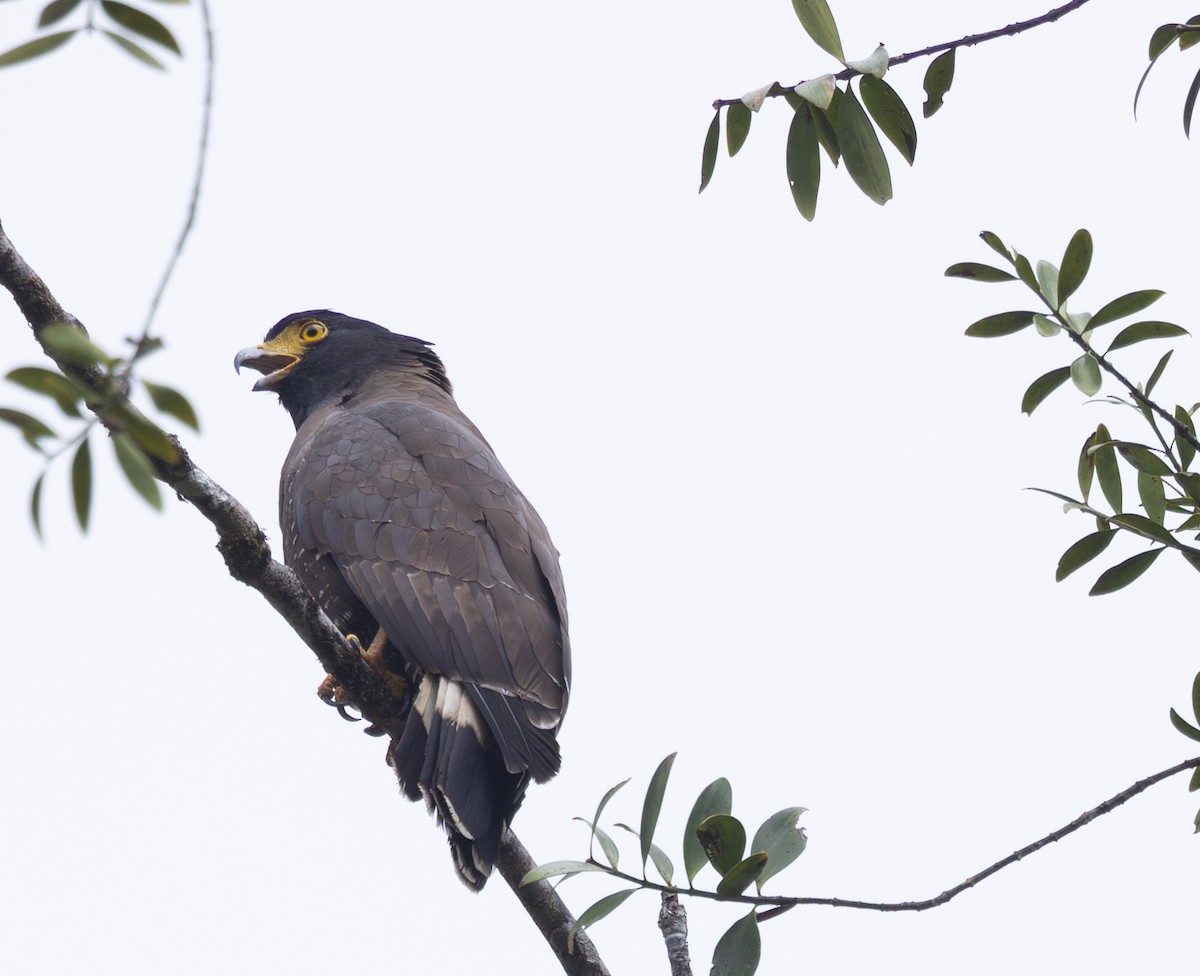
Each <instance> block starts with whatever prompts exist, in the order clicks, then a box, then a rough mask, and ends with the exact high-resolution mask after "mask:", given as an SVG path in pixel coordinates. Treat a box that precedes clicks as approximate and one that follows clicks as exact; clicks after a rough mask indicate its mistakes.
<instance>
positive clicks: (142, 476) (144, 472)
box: [112, 432, 162, 511]
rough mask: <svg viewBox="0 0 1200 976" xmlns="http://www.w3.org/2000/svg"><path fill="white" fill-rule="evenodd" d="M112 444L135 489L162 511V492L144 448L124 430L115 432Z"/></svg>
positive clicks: (149, 503) (126, 475)
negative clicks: (143, 451) (143, 450)
mask: <svg viewBox="0 0 1200 976" xmlns="http://www.w3.org/2000/svg"><path fill="white" fill-rule="evenodd" d="M112 444H113V450H115V451H116V454H117V463H118V464H120V466H121V470H122V471H124V472H125V477H126V478H128V479H129V484H130V485H132V486H133V490H134V491H136V492H137V493H138V494H139V495H141V496H142V498H143V499H145V501H146V504H148V505H149V506H150V507H151V508H155V509H157V510H159V511H162V494H161V493H160V492H159V490H158V482H157V481H155V480H154V468H153V467H152V466H151V465H150V462H149V461H148V460H147V459H146V455H145V454H143V453H142V449H141V448H140V447H138V445H137V444H136V443H135V442H134V441H133V439H132V438H131V437H130V436H129V435H128V434H126V433H123V432H122V433H119V434H113V436H112Z"/></svg>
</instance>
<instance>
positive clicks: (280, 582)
mask: <svg viewBox="0 0 1200 976" xmlns="http://www.w3.org/2000/svg"><path fill="white" fill-rule="evenodd" d="M0 285H3V286H4V287H5V288H6V289H8V291H9V292H10V293H11V294H12V296H13V298H14V299H15V300H16V303H17V306H18V307H19V308H20V310H21V313H22V314H23V315H24V317H25V319H26V321H27V322H28V323H29V326H30V328H31V330H32V331H33V335H34V337H35V338H36V339H37V340H38V342H39V343H40V344H41V346H42V348H43V350H44V351H45V353H46V355H47V356H48V357H49V358H50V359H51V360H52V361H53V362H54V364H55V365H56V366H57V367H58V369H59V371H60V373H59V374H58V375H60V376H61V379H62V383H63V384H65V386H64V391H68V390H69V399H70V402H71V404H72V405H78V406H76V409H78V408H79V406H82V407H83V408H85V409H86V410H88V411H89V412H91V413H92V414H93V415H94V416H95V418H96V420H97V422H98V423H99V424H100V425H103V426H104V427H105V428H106V429H107V430H108V431H109V432H110V434H111V435H112V438H113V440H114V443H118V442H119V443H121V444H123V445H124V447H122V448H118V449H117V451H118V459H120V458H121V456H122V454H123V453H124V454H126V455H128V456H129V457H136V458H137V459H138V460H137V462H136V463H137V466H138V468H139V470H140V471H141V472H142V474H144V475H145V476H146V477H149V478H152V479H155V480H157V481H160V482H162V483H163V484H165V485H167V486H168V487H169V488H170V489H171V490H172V491H173V492H175V493H176V494H177V495H178V496H179V497H180V498H182V499H183V500H184V501H186V502H189V503H190V504H191V505H192V506H193V507H194V508H196V509H197V511H199V512H200V514H201V515H203V516H204V517H205V518H206V519H208V521H209V522H211V523H212V525H213V527H214V528H215V529H216V532H217V539H218V541H217V549H218V551H219V552H220V553H221V555H222V556H223V557H224V560H225V564H226V567H227V568H228V570H229V574H230V575H231V576H232V577H233V578H234V579H236V580H238V581H239V582H241V583H245V584H246V585H247V586H250V587H252V588H253V589H255V590H257V591H258V592H259V593H261V594H262V596H263V597H264V599H266V601H267V602H268V603H269V604H270V605H271V607H272V608H273V609H274V610H275V611H276V612H277V613H278V614H279V615H280V616H281V617H283V619H284V620H286V621H287V622H288V624H289V625H290V626H291V627H292V629H293V630H295V632H296V634H297V635H298V636H299V637H300V639H301V640H302V641H303V642H304V643H305V644H306V645H307V646H308V647H309V649H310V650H312V651H313V653H314V654H315V655H316V657H317V660H318V661H319V662H320V664H321V667H322V668H324V669H325V671H326V672H327V673H328V674H330V675H332V676H333V679H334V680H335V681H336V682H337V684H338V685H339V686H340V687H341V689H342V691H343V692H344V697H343V698H341V699H340V702H341V703H342V704H349V705H351V706H353V707H354V708H355V709H356V710H357V711H358V712H359V713H360V714H361V715H362V717H363V718H364V719H365V720H367V721H368V722H369V723H370V724H371V725H373V726H375V727H376V728H377V729H379V730H382V731H383V732H385V733H387V734H388V735H390V736H393V737H395V736H399V735H400V734H401V733H402V731H403V721H404V717H405V711H404V709H403V708H402V706H401V703H400V702H398V701H396V699H395V698H393V697H392V695H391V693H390V692H389V691H388V689H387V687H386V686H385V685H384V683H383V682H382V680H380V678H379V676H378V675H377V674H376V673H375V672H374V671H373V670H372V669H371V668H370V667H369V666H368V665H367V664H366V662H365V661H364V660H363V657H362V654H361V652H360V649H359V648H358V647H357V645H356V644H355V643H352V642H349V641H347V640H346V638H345V637H343V636H342V634H341V632H340V631H339V630H338V629H337V628H336V627H335V626H334V625H333V622H332V621H331V620H330V619H329V618H328V617H327V616H326V615H325V612H324V611H323V610H322V609H321V608H320V606H318V605H317V603H316V602H315V601H314V600H313V599H312V598H311V597H310V596H309V594H308V592H307V590H305V589H304V586H303V585H302V584H301V583H300V581H299V579H297V578H296V575H295V574H294V573H293V572H292V571H291V570H290V569H288V568H287V567H286V566H284V565H283V564H282V563H279V562H276V561H275V560H274V559H273V558H272V557H271V549H270V546H269V545H268V544H267V538H266V533H265V532H264V531H263V529H262V528H261V527H260V526H259V525H258V523H257V522H256V521H255V519H254V518H253V516H252V515H251V514H250V513H249V512H248V511H247V510H246V508H245V507H244V506H243V505H242V504H241V503H240V502H239V501H238V500H237V499H236V498H234V497H233V496H232V495H231V494H229V492H227V491H226V490H225V489H224V488H222V487H221V486H220V485H219V484H217V483H216V482H215V481H214V480H213V479H212V478H210V477H209V476H208V475H207V474H206V473H205V472H204V471H203V470H201V469H200V468H199V467H198V466H197V465H196V464H195V463H193V461H192V460H191V458H190V456H189V455H188V452H187V451H186V450H185V449H184V447H183V445H182V444H181V443H180V441H179V439H178V438H177V437H176V436H175V435H173V434H169V433H167V432H165V431H163V430H162V429H161V428H160V427H159V426H158V425H157V424H155V423H153V422H152V421H151V420H150V419H149V418H147V417H146V416H145V414H143V413H142V412H141V411H140V410H138V409H137V407H135V406H134V405H133V404H132V403H131V402H130V401H129V398H128V394H127V390H126V389H124V388H123V387H122V386H121V384H120V383H118V382H116V380H115V376H116V370H118V369H119V364H117V361H116V360H114V359H112V358H111V357H108V356H107V355H106V354H105V353H104V352H103V350H101V349H99V348H98V347H97V346H96V345H95V344H94V343H92V341H91V340H90V339H89V338H88V335H87V331H86V330H85V329H84V327H83V325H82V324H81V323H80V322H79V321H78V320H77V319H76V318H75V317H74V316H72V315H70V314H69V313H68V312H67V311H66V310H65V309H64V308H63V307H62V306H61V305H60V304H59V302H58V300H57V299H56V298H55V297H54V295H53V294H52V293H51V291H50V289H49V288H47V287H46V284H45V282H44V281H42V279H41V278H40V277H39V276H38V275H37V274H36V272H34V270H33V269H32V268H31V267H30V266H29V265H28V263H27V262H26V261H25V259H24V258H23V257H22V256H21V254H20V253H19V252H18V251H17V249H16V247H15V246H14V245H13V243H12V241H11V240H10V239H9V237H8V235H7V233H6V232H5V231H4V228H3V226H0ZM67 396H68V395H67V393H66V392H64V397H65V398H66V397H67ZM3 419H10V418H7V417H5V416H4V415H3V414H0V420H3ZM10 422H11V421H10ZM22 423H23V422H17V423H16V426H18V427H21V426H22ZM31 437H32V440H33V441H34V442H37V441H39V440H40V438H38V437H36V436H32V435H27V439H30V438H31ZM126 473H127V474H128V473H129V472H128V471H127V472H126ZM138 477H139V479H140V478H141V475H139V476H138ZM131 481H133V482H134V487H135V488H136V487H138V485H139V483H140V481H135V480H134V478H133V477H132V476H131ZM143 487H144V486H143ZM155 491H156V492H157V487H155ZM36 493H37V489H35V495H36ZM76 503H77V505H78V496H77V501H76ZM497 864H498V866H499V867H500V871H501V874H502V875H503V876H504V878H505V880H506V881H508V883H509V885H510V886H511V887H512V888H513V889H514V891H516V892H517V895H518V897H519V898H520V900H521V903H522V905H523V906H524V907H525V909H526V911H527V912H528V913H529V914H530V917H531V918H532V919H533V920H534V922H535V924H537V926H538V928H539V930H540V931H541V932H542V933H543V935H544V936H545V938H546V940H547V942H548V943H549V945H550V947H551V949H552V950H553V951H554V953H555V955H556V957H557V958H558V960H559V963H560V965H561V966H562V967H563V970H564V972H566V973H568V974H569V976H607V972H608V971H607V969H606V968H605V967H604V963H603V961H602V960H601V959H600V955H599V953H598V952H597V951H596V948H595V946H594V945H593V944H592V942H591V940H590V939H588V938H587V936H586V935H582V934H574V933H571V929H572V927H573V925H574V921H575V920H574V918H573V916H572V915H571V913H570V911H569V910H568V909H567V907H566V905H565V904H564V903H563V901H562V899H560V898H559V897H558V895H557V894H556V893H555V891H554V889H553V888H552V886H551V885H549V884H548V883H546V882H542V883H541V884H540V885H538V886H536V887H534V888H533V889H530V890H522V889H521V886H520V884H519V882H520V881H521V879H522V877H523V875H524V874H526V873H527V872H528V869H529V866H530V865H532V864H533V861H532V859H531V858H530V857H529V854H528V852H527V851H526V850H525V848H524V847H523V846H522V844H521V842H520V841H519V840H518V839H517V837H516V835H515V834H513V833H512V831H508V832H507V833H506V834H505V836H504V838H503V839H502V841H501V852H500V857H499V858H498V859H497ZM569 934H570V938H569V942H570V945H568V936H569Z"/></svg>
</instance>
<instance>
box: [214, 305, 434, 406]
mask: <svg viewBox="0 0 1200 976" xmlns="http://www.w3.org/2000/svg"><path fill="white" fill-rule="evenodd" d="M233 365H234V368H235V369H237V370H238V371H239V372H240V371H241V368H242V367H243V366H249V367H250V368H251V369H256V370H258V371H259V372H260V373H262V374H263V377H262V379H260V380H259V381H258V382H257V383H255V384H254V389H256V390H269V391H271V392H274V393H278V394H279V400H280V402H281V403H282V404H283V405H284V407H286V408H287V411H288V413H290V414H291V415H292V419H293V420H294V421H295V423H296V426H297V427H299V426H300V425H301V424H302V423H303V422H304V420H305V418H307V417H308V416H309V414H311V413H312V411H313V410H315V409H316V408H317V407H319V406H322V405H323V404H325V403H327V402H329V401H330V400H334V399H339V400H345V399H348V398H349V397H352V396H354V394H355V393H357V392H358V391H359V390H361V389H362V387H363V385H364V384H365V383H367V382H368V381H373V380H376V379H380V380H382V381H383V382H386V381H387V378H388V376H389V375H394V376H395V377H397V379H398V378H399V377H409V378H416V379H418V380H420V381H422V382H428V383H431V384H433V385H434V386H435V387H437V388H440V389H441V390H443V391H445V392H446V393H450V392H451V390H450V381H449V380H448V379H447V378H446V371H445V368H444V367H443V366H442V361H441V359H440V358H438V355H437V353H435V352H434V351H433V350H432V349H431V348H430V345H429V343H428V342H426V341H424V340H423V339H414V338H413V337H412V336H406V335H399V334H398V333H395V332H390V331H389V330H387V329H385V328H384V327H383V326H381V325H376V324H375V323H374V322H368V321H366V320H365V319H356V318H351V317H350V316H349V315H342V314H341V313H340V312H331V311H329V310H328V309H318V310H314V311H309V312H296V313H293V314H292V315H288V316H285V317H284V318H282V319H280V320H279V321H278V322H277V323H276V324H275V325H274V326H272V327H271V330H270V331H269V332H268V333H267V336H266V338H265V339H264V340H263V341H262V342H260V343H259V344H258V345H257V346H250V347H249V348H248V349H243V350H242V351H241V352H239V353H238V354H237V356H236V357H235V358H234V360H233Z"/></svg>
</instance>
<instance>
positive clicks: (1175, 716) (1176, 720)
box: [1171, 708, 1200, 742]
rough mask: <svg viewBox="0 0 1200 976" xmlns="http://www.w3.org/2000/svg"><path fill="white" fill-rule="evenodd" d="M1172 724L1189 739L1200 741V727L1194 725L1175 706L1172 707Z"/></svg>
mask: <svg viewBox="0 0 1200 976" xmlns="http://www.w3.org/2000/svg"><path fill="white" fill-rule="evenodd" d="M1171 724H1172V725H1174V726H1175V728H1176V729H1178V730H1179V731H1180V732H1182V733H1183V734H1184V735H1186V736H1187V737H1188V738H1189V739H1192V740H1193V741H1195V742H1200V729H1198V728H1196V727H1195V726H1194V725H1192V723H1191V722H1189V721H1188V720H1187V719H1185V718H1184V717H1183V716H1182V715H1180V714H1179V713H1178V712H1177V711H1175V709H1173V708H1172V709H1171Z"/></svg>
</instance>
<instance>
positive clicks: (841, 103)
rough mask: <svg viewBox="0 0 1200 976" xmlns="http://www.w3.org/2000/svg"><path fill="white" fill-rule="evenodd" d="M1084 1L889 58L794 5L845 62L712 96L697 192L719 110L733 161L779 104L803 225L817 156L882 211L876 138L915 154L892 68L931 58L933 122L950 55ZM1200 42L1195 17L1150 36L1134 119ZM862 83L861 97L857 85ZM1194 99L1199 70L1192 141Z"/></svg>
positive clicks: (814, 5)
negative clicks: (1169, 68) (1179, 58)
mask: <svg viewBox="0 0 1200 976" xmlns="http://www.w3.org/2000/svg"><path fill="white" fill-rule="evenodd" d="M1087 2H1088V0H1072V2H1070V3H1065V4H1063V5H1062V6H1059V7H1055V8H1053V9H1052V10H1048V11H1046V12H1045V13H1044V14H1041V15H1039V16H1037V17H1032V18H1030V19H1028V20H1023V21H1019V22H1017V23H1013V24H1008V25H1007V26H1005V27H998V28H996V29H994V30H990V31H984V32H983V33H979V34H968V35H967V36H965V37H961V38H958V39H957V40H951V41H943V42H941V43H938V44H931V45H929V46H927V47H923V48H921V49H920V50H916V51H909V52H907V53H905V54H900V55H896V56H895V57H890V56H889V55H888V52H887V49H886V48H885V47H884V46H883V45H882V44H880V45H879V46H878V47H877V48H876V49H875V51H874V52H873V53H872V54H870V55H869V56H868V57H866V58H863V59H861V60H847V59H846V56H845V52H844V49H843V46H842V39H841V35H840V33H839V31H838V28H837V23H836V21H835V20H834V17H833V13H832V11H831V10H830V8H829V5H828V3H827V2H826V0H792V6H793V8H794V9H795V12H796V16H797V18H798V19H799V21H800V25H801V27H803V29H804V31H805V32H806V33H807V34H808V36H809V38H810V39H811V40H812V41H813V42H814V43H816V45H817V46H818V47H820V48H821V49H822V50H823V51H825V52H826V53H827V54H830V55H832V56H833V57H834V58H836V59H837V61H838V62H839V63H840V64H841V65H842V67H841V68H840V69H839V70H838V71H836V72H830V73H827V74H823V75H820V76H817V77H813V78H810V79H807V80H805V81H801V82H799V83H798V84H796V85H781V84H780V83H779V82H777V81H775V82H772V83H771V84H769V85H764V86H763V87H761V88H758V89H756V90H754V91H752V92H748V93H747V94H745V95H743V96H741V97H740V98H718V99H716V100H715V101H714V102H713V103H712V104H713V109H714V115H713V118H712V121H711V122H710V123H709V127H708V132H707V134H706V136H705V139H704V148H703V150H702V152H701V158H700V192H703V191H704V189H705V188H706V187H707V186H708V184H709V183H710V182H711V180H712V177H713V174H714V172H715V170H716V165H717V157H718V155H719V154H720V148H721V112H722V110H724V111H725V135H726V140H725V142H726V149H727V151H728V154H729V156H730V157H733V156H736V155H737V154H738V152H739V151H740V150H741V148H742V146H744V145H745V143H746V139H747V138H748V137H749V135H750V125H751V122H752V120H753V117H754V113H756V112H758V111H759V109H761V108H762V106H763V104H764V102H765V101H766V100H767V99H770V98H783V99H784V100H786V101H787V103H788V104H789V105H790V106H791V108H792V111H793V113H794V115H793V117H792V123H791V126H790V127H789V129H788V136H787V147H786V150H785V156H784V159H785V168H786V172H787V180H788V186H789V187H790V189H791V192H792V200H793V202H794V203H795V205H796V209H797V210H799V211H800V214H801V216H803V217H804V219H805V220H812V219H813V218H814V217H815V216H816V210H817V196H818V192H819V190H820V185H821V152H822V151H823V152H824V153H825V155H826V156H827V157H828V161H829V163H831V164H832V165H833V167H834V168H835V169H836V168H837V167H838V166H839V165H840V164H841V163H842V162H843V161H844V162H845V164H846V172H847V173H848V174H849V175H850V178H851V179H852V180H853V181H854V183H855V184H856V185H857V186H858V188H859V189H860V190H862V192H863V193H864V194H866V196H867V197H868V198H870V199H871V200H873V201H874V202H875V203H878V204H884V203H887V201H888V200H890V199H891V198H892V178H891V170H890V168H889V165H888V161H887V157H886V156H885V154H884V151H883V144H882V141H881V140H880V138H879V137H880V135H882V136H883V137H884V138H885V139H886V140H887V141H888V142H890V143H891V144H892V146H894V147H895V150H896V151H897V152H898V153H899V154H900V157H901V158H902V159H903V160H904V161H905V162H906V163H907V164H908V165H909V166H912V165H913V162H914V160H915V157H916V151H917V127H916V123H915V122H914V121H913V117H912V114H911V113H910V112H909V110H908V108H907V107H906V106H905V104H904V101H903V100H902V99H901V98H900V96H899V95H898V94H897V93H896V91H895V90H894V89H893V88H892V87H891V86H890V85H888V84H887V82H885V81H884V80H883V77H884V75H885V74H886V73H887V71H888V70H889V69H890V68H894V67H897V66H899V65H902V64H906V63H907V62H909V61H914V60H916V59H918V58H924V57H930V56H932V55H937V56H936V57H935V58H934V60H933V61H932V62H931V63H930V65H929V67H928V69H927V70H926V72H925V77H924V81H923V88H924V91H925V96H926V99H925V102H924V105H923V106H922V111H923V115H924V117H925V118H929V117H930V116H932V115H933V114H934V113H935V112H937V111H938V109H940V108H941V107H942V103H943V99H944V98H945V96H946V94H947V92H948V91H949V90H950V86H951V84H952V83H953V81H954V70H955V52H956V51H957V50H959V49H960V48H965V47H973V46H975V45H978V44H984V43H986V42H988V41H993V40H996V39H998V38H1001V37H1014V36H1016V35H1018V34H1022V33H1024V32H1025V31H1029V30H1033V29H1034V28H1036V27H1042V26H1044V25H1046V24H1051V23H1054V22H1055V21H1057V20H1059V19H1061V18H1062V17H1064V16H1066V15H1067V14H1069V13H1072V12H1074V11H1076V10H1078V9H1079V8H1080V7H1082V6H1084V4H1086V3H1087ZM1197 43H1200V16H1197V17H1193V18H1191V19H1190V20H1188V21H1187V22H1186V23H1179V24H1164V25H1162V26H1161V27H1159V28H1158V29H1157V30H1155V31H1154V33H1153V35H1152V36H1151V39H1150V46H1149V57H1150V64H1149V66H1148V67H1147V68H1146V72H1145V74H1143V76H1142V79H1141V81H1140V82H1139V83H1138V86H1137V91H1136V93H1135V95H1134V112H1135V113H1136V111H1137V100H1138V97H1139V96H1140V95H1141V90H1142V86H1143V85H1144V84H1145V81H1146V76H1147V75H1149V73H1150V69H1151V68H1152V67H1153V66H1154V64H1155V62H1156V61H1157V60H1158V58H1159V57H1160V56H1161V55H1162V54H1164V53H1165V52H1166V51H1167V50H1168V49H1169V48H1170V47H1171V46H1172V45H1174V44H1178V46H1179V49H1180V50H1187V49H1188V48H1189V47H1192V46H1193V45H1195V44H1197ZM855 78H857V79H858V92H857V94H856V93H855V90H854V85H853V81H854V79H855ZM1198 98H1200V72H1197V74H1196V77H1195V79H1194V80H1193V81H1192V85H1191V88H1190V89H1189V91H1188V94H1187V98H1186V99H1185V102H1184V111H1183V128H1184V132H1185V133H1187V134H1188V135H1190V133H1191V121H1192V114H1193V112H1194V109H1195V106H1196V102H1197V99H1198Z"/></svg>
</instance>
